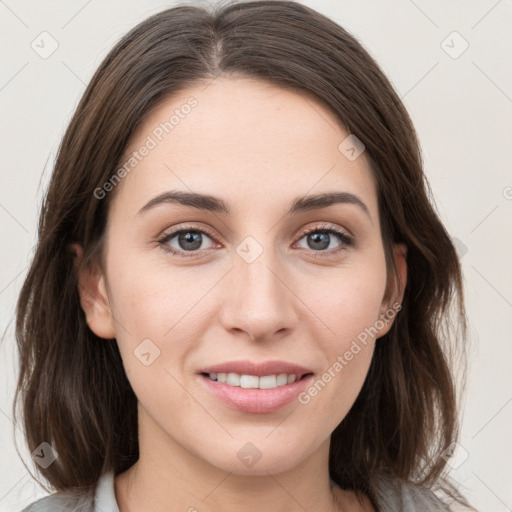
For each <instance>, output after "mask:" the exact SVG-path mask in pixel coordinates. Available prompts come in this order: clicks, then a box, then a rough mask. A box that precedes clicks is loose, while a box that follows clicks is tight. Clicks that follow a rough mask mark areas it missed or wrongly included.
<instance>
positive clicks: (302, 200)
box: [137, 190, 371, 219]
mask: <svg viewBox="0 0 512 512" xmlns="http://www.w3.org/2000/svg"><path fill="white" fill-rule="evenodd" d="M173 203H177V204H181V205H184V206H190V207H192V208H197V209H199V210H205V211H209V212H214V213H226V214H229V213H230V209H229V206H228V204H227V203H226V202H225V201H224V200H222V199H220V198H218V197H215V196H212V195H209V194H198V193H195V192H184V191H180V190H170V191H168V192H164V193H163V194H160V195H158V196H156V197H154V198H153V199H151V200H150V201H149V202H148V203H146V204H145V205H144V206H143V207H142V208H141V209H140V210H139V212H138V213H137V215H139V214H141V213H144V212H146V211H148V210H151V209H152V208H155V207H156V206H159V205H162V204H173ZM334 204H352V205H355V206H357V207H359V208H360V209H361V210H363V211H364V212H365V213H366V215H368V217H369V218H370V219H371V215H370V212H369V210H368V207H367V206H366V204H365V203H363V201H362V200H361V199H360V198H359V197H358V196H356V195H355V194H351V193H349V192H326V193H323V194H316V195H309V196H300V197H297V198H296V199H294V200H293V201H292V203H291V204H290V206H289V208H288V210H287V211H286V215H293V214H298V213H304V212H308V211H311V210H319V209H322V208H327V207H329V206H332V205H334Z"/></svg>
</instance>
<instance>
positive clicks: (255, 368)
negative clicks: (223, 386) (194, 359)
mask: <svg viewBox="0 0 512 512" xmlns="http://www.w3.org/2000/svg"><path fill="white" fill-rule="evenodd" d="M199 373H238V374H239V375H255V376H256V377H261V376H264V375H279V374H280V373H287V374H289V375H291V374H294V375H297V376H298V377H299V378H301V377H303V376H304V375H306V374H307V373H312V371H311V370H309V369H308V368H306V367H304V366H301V365H298V364H294V363H288V362H286V361H262V362H259V363H255V362H252V361H228V362H225V363H219V364H214V365H212V366H208V367H205V368H203V369H201V370H199Z"/></svg>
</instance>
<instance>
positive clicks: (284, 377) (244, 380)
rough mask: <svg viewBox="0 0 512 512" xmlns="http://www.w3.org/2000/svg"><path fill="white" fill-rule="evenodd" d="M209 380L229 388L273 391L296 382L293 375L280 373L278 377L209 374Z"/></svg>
mask: <svg viewBox="0 0 512 512" xmlns="http://www.w3.org/2000/svg"><path fill="white" fill-rule="evenodd" d="M209 377H210V379H211V380H216V381H217V382H223V383H225V384H228V385H229V386H235V387H241V388H244V389H258V388H259V389H273V388H278V387H281V386H286V385H287V384H291V383H292V382H295V381H296V380H298V378H299V377H298V376H297V375H294V374H290V375H288V374H286V373H280V374H278V375H264V376H262V377H258V376H256V375H240V374H238V373H210V374H209Z"/></svg>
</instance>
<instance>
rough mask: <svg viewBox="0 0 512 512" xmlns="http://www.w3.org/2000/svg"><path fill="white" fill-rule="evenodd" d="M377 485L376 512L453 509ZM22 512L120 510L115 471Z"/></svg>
mask: <svg viewBox="0 0 512 512" xmlns="http://www.w3.org/2000/svg"><path fill="white" fill-rule="evenodd" d="M374 488H375V494H376V498H377V504H378V507H379V508H378V511H377V512H450V508H449V507H448V506H447V505H444V504H442V503H441V501H440V500H439V499H438V498H437V497H436V496H435V494H434V493H433V492H432V491H430V490H429V489H427V488H425V487H420V486H418V485H415V484H409V483H408V484H406V483H404V482H399V481H398V480H396V479H391V478H389V477H387V476H384V475H383V476H382V478H380V479H379V480H378V481H376V482H375V486H374ZM21 512H119V507H118V506H117V502H116V497H115V492H114V473H113V472H109V473H105V474H104V475H103V476H102V477H101V478H100V480H99V481H98V484H97V486H96V488H95V489H94V491H93V492H92V493H89V494H81V495H79V494H76V493H71V492H69V491H66V492H59V493H53V494H50V495H48V496H45V497H43V498H40V499H39V500H37V501H35V502H33V503H32V504H30V505H29V506H28V507H26V508H24V509H23V510H22V511H21Z"/></svg>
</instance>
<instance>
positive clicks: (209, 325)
mask: <svg viewBox="0 0 512 512" xmlns="http://www.w3.org/2000/svg"><path fill="white" fill-rule="evenodd" d="M186 105H188V107H187V106H186ZM172 116H174V117H172ZM348 136H349V133H348V132H346V131H345V130H344V129H342V127H341V126H340V124H339V123H338V122H337V121H336V119H335V117H334V116H333V114H332V113H331V112H330V111H329V110H327V109H326V108H325V107H324V106H323V105H322V104H320V103H319V102H318V101H316V100H315V99H314V98H312V97H310V96H307V95H303V94H298V93H295V92H291V91H286V90H283V89H280V88H277V87H275V86H272V85H269V84H266V83H263V82H258V81H253V80H249V79H236V80H235V79H226V78H218V79H216V80H214V81H213V82H212V83H211V84H210V85H208V86H207V87H205V85H204V84H201V85H197V86H196V87H191V88H189V89H186V90H184V91H182V92H181V93H180V94H178V95H176V96H174V97H173V98H172V99H171V100H166V101H165V102H163V103H161V104H160V105H159V106H158V107H157V108H156V109H154V110H153V111H152V112H151V113H150V115H149V116H148V117H147V118H146V119H145V120H144V122H143V124H141V125H140V126H139V128H138V130H137V132H136V133H135V135H134V137H133V138H132V140H131V141H130V146H129V148H128V150H127V151H126V155H125V157H126V158H125V159H124V160H123V161H122V162H121V163H120V165H119V167H121V166H122V165H124V164H125V163H126V164H127V165H126V166H125V172H124V173H122V172H121V173H120V176H121V177H122V179H121V181H120V183H119V184H117V185H115V186H111V187H113V188H114V189H115V190H114V191H109V192H107V193H111V194H115V195H114V196H113V197H112V199H113V201H112V204H111V207H110V211H109V220H108V226H107V235H108V236H107V238H106V246H105V259H104V262H105V265H104V273H103V274H98V275H97V276H96V277H94V279H89V280H88V281H83V283H86V284H84V286H86V287H87V288H86V289H87V290H88V296H89V297H91V296H92V297H94V298H95V299H96V306H94V305H91V304H89V305H87V300H84V299H82V303H83V304H84V309H85V310H86V312H87V318H88V323H89V326H90V327H91V329H92V330H93V331H94V332H96V334H98V335H99V336H102V337H105V338H109V337H115V338H116V339H117V342H118V345H119V349H120V352H121V355H122V358H123V363H124V366H125V369H126V372H127V376H128V379H129V380H130V383H131V386H132V387H133V390H134V392H135V394H136V396H137V398H138V401H139V414H140V416H139V421H140V422H141V424H142V427H141V429H140V434H141V436H142V440H141V447H144V446H145V447H147V449H150V448H149V447H151V446H152V447H153V448H152V449H154V450H155V453H158V450H161V453H162V454H165V453H169V454H171V453H173V454H175V453H177V452H180V453H188V454H191V455H192V456H194V457H197V458H199V459H200V460H202V461H203V462H208V463H210V464H212V465H214V466H216V467H218V468H221V469H222V470H224V471H231V472H234V473H238V474H254V475H256V474H261V475H263V474H266V472H267V471H268V472H271V473H273V472H278V471H285V470H287V469H290V468H293V467H295V466H297V465H298V464H300V463H301V462H303V461H305V460H306V459H308V458H309V457H312V456H313V454H315V453H318V450H319V449H320V448H325V447H327V446H328V442H329V436H330V434H331V432H332V431H333V430H334V428H335V427H336V426H337V425H338V424H339V423H340V422H341V421H342V420H343V418H344V417H345V416H346V414H347V413H348V411H349V409H350V407H351V406H352V404H353V403H354V401H355V399H356V397H357V395H358V393H359V391H360V389H361V386H362V385H363V382H364V380H365V377H366V375H367V372H368V368H369V365H370V362H371V358H372V354H373V350H374V341H375V338H378V337H380V336H382V335H383V334H385V332H387V330H389V327H390V326H391V323H392V318H393V316H394V314H396V310H395V309H393V304H395V305H396V301H397V300H398V301H399V300H400V297H399V296H397V294H396V293H395V287H394V286H391V285H390V286H389V287H387V275H386V265H385V257H384V250H383V243H382V239H381V235H380V227H379V216H378V208H377V195H376V187H375V183H374V180H373V178H372V174H371V171H370V169H369V166H368V162H367V160H366V158H365V153H364V152H363V153H362V154H361V155H359V156H358V153H359V152H360V150H361V149H362V148H361V147H360V146H358V145H357V144H356V145H354V141H353V139H352V138H349V139H347V137H348ZM340 145H341V146H340ZM144 147H145V148H147V149H145V150H144V149H142V148H144ZM351 148H352V149H351ZM133 151H137V155H135V156H134V157H133V158H135V160H131V163H130V161H129V158H130V155H132V153H133ZM135 164H136V165H135ZM123 174H124V177H123ZM111 187H109V186H108V185H107V186H106V187H104V189H103V190H108V189H109V188H111ZM101 194H102V193H101ZM101 194H100V193H98V196H101ZM171 194H182V200H181V201H180V200H178V199H179V198H178V199H173V196H172V195H171ZM323 194H336V195H337V196H334V195H332V196H331V195H328V196H325V198H324V199H323V200H322V199H318V198H320V197H321V196H322V195H323ZM195 195H197V196H198V197H195ZM199 196H200V197H199ZM310 196H311V197H317V199H313V200H308V199H307V198H308V197H310ZM175 197H176V196H175ZM333 199H336V200H333ZM100 200H101V199H100ZM184 202H186V203H188V204H184ZM224 207H225V208H224ZM327 230H331V231H327ZM309 231H311V233H309V234H308V232H309ZM336 231H337V232H339V235H337V234H336ZM180 232H181V233H180ZM396 258H397V261H398V265H399V268H401V269H402V278H404V277H405V274H404V272H405V270H404V264H403V258H402V256H401V255H400V254H399V253H398V252H397V255H396ZM388 292H389V293H388ZM102 296H103V297H104V300H105V303H104V305H103V306H101V307H98V303H101V297H102ZM383 315H386V318H384V319H383ZM386 319H387V321H386ZM240 362H241V363H240ZM231 363H233V365H232V366H229V364H231ZM238 363H240V364H238ZM251 364H254V366H251ZM273 364H274V365H275V366H273ZM287 365H288V366H287ZM294 365H295V366H294ZM208 370H210V371H211V372H213V373H216V374H217V378H218V379H220V380H223V377H222V374H223V373H226V374H229V373H231V374H234V375H227V376H226V379H227V382H225V383H222V382H219V381H213V380H211V379H210V377H209V376H207V375H206V374H205V373H203V372H205V371H208ZM218 374H221V375H220V376H219V375H218ZM282 374H285V377H283V375H282ZM304 374H306V375H305V376H304V377H302V376H303V375H304ZM238 375H245V377H241V378H240V377H238ZM279 375H281V376H279ZM289 375H295V379H299V378H301V377H302V378H301V380H299V381H297V380H296V382H291V381H292V380H293V378H294V377H291V376H290V377H289ZM213 377H215V375H213ZM261 377H264V378H261ZM289 381H290V384H288V382H289ZM284 383H286V384H284ZM245 386H256V387H258V389H252V388H246V387H245ZM276 386H277V387H276ZM260 388H262V389H260ZM157 447H158V448H157ZM142 449H143V448H141V450H142ZM183 450H186V452H183ZM141 453H142V452H141Z"/></svg>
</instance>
